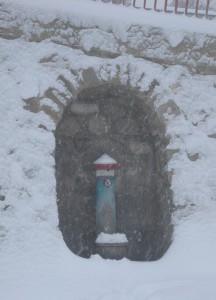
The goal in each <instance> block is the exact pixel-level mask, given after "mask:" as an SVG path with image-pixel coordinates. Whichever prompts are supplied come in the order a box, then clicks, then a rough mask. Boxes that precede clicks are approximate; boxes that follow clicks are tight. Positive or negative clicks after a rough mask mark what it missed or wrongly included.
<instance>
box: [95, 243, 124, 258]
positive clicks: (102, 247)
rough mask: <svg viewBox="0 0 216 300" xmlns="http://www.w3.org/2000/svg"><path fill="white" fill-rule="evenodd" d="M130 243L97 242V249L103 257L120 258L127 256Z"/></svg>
mask: <svg viewBox="0 0 216 300" xmlns="http://www.w3.org/2000/svg"><path fill="white" fill-rule="evenodd" d="M127 249H128V243H112V244H110V243H96V251H97V253H98V254H99V255H100V256H101V257H102V258H108V259H116V260H120V259H122V258H124V257H126V254H127Z"/></svg>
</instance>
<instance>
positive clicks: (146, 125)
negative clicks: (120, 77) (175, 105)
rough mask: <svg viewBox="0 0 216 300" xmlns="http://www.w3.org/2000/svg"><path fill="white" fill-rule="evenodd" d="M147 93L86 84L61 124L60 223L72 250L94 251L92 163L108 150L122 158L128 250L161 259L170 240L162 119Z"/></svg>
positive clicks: (120, 210) (120, 201)
mask: <svg viewBox="0 0 216 300" xmlns="http://www.w3.org/2000/svg"><path fill="white" fill-rule="evenodd" d="M146 97H147V96H146ZM145 100H146V99H145V98H143V99H142V98H141V97H139V96H138V95H137V94H136V93H135V92H134V91H132V90H130V89H128V88H126V87H123V86H114V85H111V84H105V85H101V86H98V87H94V88H87V89H85V90H83V91H82V92H80V94H79V95H78V96H77V98H76V99H74V100H73V101H72V102H71V103H70V104H69V106H68V107H66V109H65V111H64V113H63V116H62V119H61V120H60V122H59V124H58V126H57V129H56V156H55V158H56V180H57V198H58V213H59V228H60V230H61V232H62V234H63V238H64V240H65V242H66V244H67V246H68V247H69V249H71V251H72V252H74V253H75V254H77V255H79V256H82V257H90V255H91V254H94V253H95V239H96V221H95V172H94V170H93V169H92V162H94V161H95V160H96V159H97V158H98V157H99V156H100V155H102V154H103V153H107V154H109V155H111V156H112V157H113V158H114V159H116V160H117V161H118V162H119V163H120V167H119V169H118V170H117V171H116V176H117V187H116V213H117V231H118V232H123V233H125V234H126V235H127V237H128V240H129V247H128V253H127V257H128V258H129V259H131V260H137V261H150V260H156V259H159V258H160V257H162V256H163V254H164V253H165V252H166V250H167V249H168V247H169V245H170V243H171V238H172V225H171V207H172V201H171V194H170V189H169V180H168V176H167V173H166V168H165V166H166V163H167V161H166V139H165V132H164V126H163V124H162V123H161V121H160V119H159V118H158V116H157V114H156V113H155V112H154V111H153V110H152V109H151V108H150V107H149V106H148V105H146V104H145Z"/></svg>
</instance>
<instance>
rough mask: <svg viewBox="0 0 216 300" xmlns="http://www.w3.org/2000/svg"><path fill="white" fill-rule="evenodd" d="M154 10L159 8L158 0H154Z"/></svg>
mask: <svg viewBox="0 0 216 300" xmlns="http://www.w3.org/2000/svg"><path fill="white" fill-rule="evenodd" d="M154 10H155V11H156V10H157V0H154Z"/></svg>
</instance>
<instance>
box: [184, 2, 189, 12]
mask: <svg viewBox="0 0 216 300" xmlns="http://www.w3.org/2000/svg"><path fill="white" fill-rule="evenodd" d="M188 4H189V0H186V3H185V15H186V16H187V14H188Z"/></svg>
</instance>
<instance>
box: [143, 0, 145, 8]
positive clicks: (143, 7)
mask: <svg viewBox="0 0 216 300" xmlns="http://www.w3.org/2000/svg"><path fill="white" fill-rule="evenodd" d="M143 8H144V9H146V0H144V1H143Z"/></svg>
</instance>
